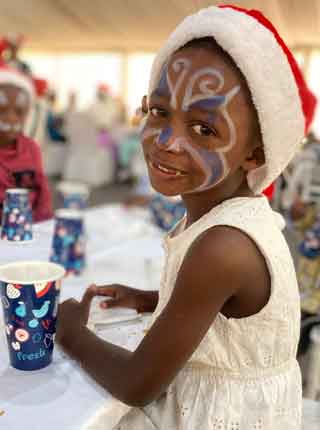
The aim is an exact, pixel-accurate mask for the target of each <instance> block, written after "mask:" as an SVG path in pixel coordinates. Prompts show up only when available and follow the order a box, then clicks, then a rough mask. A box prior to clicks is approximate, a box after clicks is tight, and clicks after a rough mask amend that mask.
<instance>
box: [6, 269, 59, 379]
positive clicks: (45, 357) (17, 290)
mask: <svg viewBox="0 0 320 430" xmlns="http://www.w3.org/2000/svg"><path fill="white" fill-rule="evenodd" d="M64 274H65V270H64V268H63V267H61V266H59V265H57V264H53V263H48V262H40V261H28V262H18V263H10V264H7V265H3V266H0V296H1V302H2V307H3V313H4V323H5V330H6V334H7V341H8V349H9V356H10V363H11V365H12V367H14V368H16V369H19V370H38V369H42V368H43V367H46V366H48V365H49V364H50V363H51V361H52V352H53V345H54V334H55V331H56V320H57V313H58V304H59V293H60V285H61V279H62V278H63V276H64Z"/></svg>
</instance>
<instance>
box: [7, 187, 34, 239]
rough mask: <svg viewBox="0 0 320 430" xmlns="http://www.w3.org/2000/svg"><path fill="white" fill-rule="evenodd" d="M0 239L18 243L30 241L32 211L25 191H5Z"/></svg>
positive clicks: (19, 189)
mask: <svg viewBox="0 0 320 430" xmlns="http://www.w3.org/2000/svg"><path fill="white" fill-rule="evenodd" d="M1 239H4V240H8V241H14V242H20V243H27V242H30V241H31V240H32V210H31V205H30V199H29V191H28V190H27V189H24V188H11V189H7V190H6V195H5V200H4V204H3V211H2V231H1Z"/></svg>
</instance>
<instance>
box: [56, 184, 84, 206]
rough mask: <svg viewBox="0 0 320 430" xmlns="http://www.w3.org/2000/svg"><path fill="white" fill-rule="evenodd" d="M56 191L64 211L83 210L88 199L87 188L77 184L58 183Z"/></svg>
mask: <svg viewBox="0 0 320 430" xmlns="http://www.w3.org/2000/svg"><path fill="white" fill-rule="evenodd" d="M57 188H58V191H59V193H60V195H61V197H62V205H63V207H64V208H65V209H79V210H81V209H85V208H86V207H87V203H88V198H89V187H88V186H87V185H85V184H80V183H77V182H60V184H59V185H58V187H57Z"/></svg>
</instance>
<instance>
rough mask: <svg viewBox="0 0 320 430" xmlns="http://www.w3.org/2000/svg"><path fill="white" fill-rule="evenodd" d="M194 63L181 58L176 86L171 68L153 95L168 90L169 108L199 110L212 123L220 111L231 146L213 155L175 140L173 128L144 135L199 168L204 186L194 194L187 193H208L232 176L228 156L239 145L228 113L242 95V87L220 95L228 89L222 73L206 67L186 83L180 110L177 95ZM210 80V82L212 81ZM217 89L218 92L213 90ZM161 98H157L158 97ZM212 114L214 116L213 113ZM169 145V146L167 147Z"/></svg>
mask: <svg viewBox="0 0 320 430" xmlns="http://www.w3.org/2000/svg"><path fill="white" fill-rule="evenodd" d="M190 66H191V61H190V60H188V59H185V58H178V59H177V60H175V61H174V62H173V63H172V65H171V69H172V71H170V72H171V76H172V72H174V73H175V74H178V77H177V80H176V82H175V84H173V83H172V81H171V79H170V75H169V69H168V67H165V68H164V70H163V72H162V75H161V78H160V81H159V85H158V87H157V89H156V90H155V92H154V93H157V92H159V94H160V93H162V95H163V93H164V91H167V87H169V92H170V95H171V98H170V105H171V107H172V108H173V109H178V108H181V110H183V111H189V110H191V109H194V108H197V109H199V110H204V111H206V112H207V113H208V119H209V121H208V122H209V123H213V122H214V119H215V112H214V110H216V109H219V111H220V112H221V115H222V116H223V118H224V119H225V121H226V123H227V125H228V128H229V142H228V144H226V145H225V146H223V147H220V148H218V149H216V150H215V151H210V150H207V149H204V148H201V147H200V148H199V147H195V145H193V144H192V142H190V141H189V139H187V138H185V137H182V136H181V137H176V138H175V139H173V130H172V128H171V127H166V128H165V129H161V128H152V129H148V128H146V129H145V130H144V133H143V136H142V138H143V140H146V139H148V138H150V137H154V139H153V143H155V144H158V145H161V147H162V149H164V150H168V151H171V152H173V151H174V152H182V151H185V152H186V153H188V154H189V156H190V157H191V158H192V159H193V160H194V162H195V163H196V164H197V165H198V166H199V168H200V169H201V170H202V171H203V173H204V177H205V178H204V181H203V183H202V184H201V185H200V186H199V187H197V188H196V189H194V190H191V191H188V193H194V192H200V191H205V190H208V189H210V188H212V187H213V186H216V185H217V184H219V183H220V182H221V181H222V180H223V179H225V178H226V176H227V175H228V174H229V172H230V168H229V166H228V162H227V159H226V157H225V155H224V154H225V153H226V152H228V151H230V149H231V148H232V147H233V146H234V145H235V144H236V140H237V136H236V129H235V126H234V123H233V121H232V119H231V118H230V115H229V113H228V110H227V108H228V105H229V103H230V101H231V100H232V99H233V97H235V96H236V94H238V92H239V91H240V86H235V87H233V88H232V89H231V90H230V91H229V92H228V93H227V94H219V93H220V92H221V91H222V90H223V88H224V85H225V80H224V77H223V75H222V73H221V72H220V71H218V70H216V69H214V68H211V67H204V68H202V69H200V70H197V71H196V72H195V73H194V74H193V75H192V76H191V77H190V78H189V81H188V82H187V85H186V90H185V93H184V95H183V98H182V104H181V106H178V102H177V94H178V92H179V89H180V87H181V85H182V83H183V82H184V80H185V77H186V75H187V73H188V70H189V69H190ZM209 77H210V78H209ZM199 81H200V82H199ZM196 83H198V85H197V87H198V89H199V91H198V92H197V93H196V94H194V89H195V86H196ZM213 86H215V88H213ZM159 94H158V95H159ZM211 110H213V112H210V111H211ZM169 142H170V145H168V143H169Z"/></svg>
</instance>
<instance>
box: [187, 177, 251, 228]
mask: <svg viewBox="0 0 320 430" xmlns="http://www.w3.org/2000/svg"><path fill="white" fill-rule="evenodd" d="M235 197H254V194H253V192H252V191H251V190H250V188H249V186H248V184H247V182H246V181H244V182H243V183H241V184H240V186H239V184H238V186H236V187H235V186H233V187H232V186H230V185H229V186H228V185H224V186H222V187H218V186H217V187H215V188H213V189H212V190H208V191H204V192H202V193H197V194H184V195H183V196H182V200H183V202H184V205H185V207H186V210H187V224H186V227H188V226H190V225H191V224H193V223H194V222H196V221H198V219H200V218H201V217H202V216H203V215H205V214H206V213H208V212H209V211H210V210H211V209H213V208H214V207H216V206H218V205H219V204H221V203H222V202H224V201H225V200H229V199H232V198H235Z"/></svg>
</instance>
